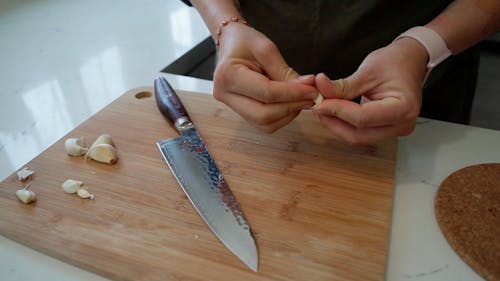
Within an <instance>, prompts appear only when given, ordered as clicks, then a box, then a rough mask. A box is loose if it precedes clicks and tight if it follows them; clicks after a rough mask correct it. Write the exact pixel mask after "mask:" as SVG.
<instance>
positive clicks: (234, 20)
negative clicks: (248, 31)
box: [215, 17, 248, 48]
mask: <svg viewBox="0 0 500 281" xmlns="http://www.w3.org/2000/svg"><path fill="white" fill-rule="evenodd" d="M232 22H235V23H242V24H244V25H246V26H248V22H247V21H246V20H244V19H242V18H238V17H232V18H230V19H225V20H223V21H222V22H221V23H220V26H219V28H218V29H217V33H216V34H217V40H215V46H216V47H217V48H218V47H219V45H220V36H221V34H222V28H224V27H225V26H227V25H228V24H230V23H232Z"/></svg>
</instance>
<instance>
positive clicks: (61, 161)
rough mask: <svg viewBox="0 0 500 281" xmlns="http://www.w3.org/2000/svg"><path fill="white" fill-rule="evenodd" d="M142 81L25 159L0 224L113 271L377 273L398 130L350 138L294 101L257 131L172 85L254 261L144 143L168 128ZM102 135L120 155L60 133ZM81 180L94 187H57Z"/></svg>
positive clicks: (9, 233)
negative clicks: (229, 241) (30, 195)
mask: <svg viewBox="0 0 500 281" xmlns="http://www.w3.org/2000/svg"><path fill="white" fill-rule="evenodd" d="M151 92H152V89H151V88H141V89H136V90H131V91H129V92H127V93H125V94H124V95H123V96H121V97H120V98H118V99H117V100H116V101H114V102H113V103H111V104H110V105H109V106H107V107H106V108H105V109H103V110H102V111H100V112H98V113H97V114H96V115H94V116H93V117H91V118H90V119H89V120H87V121H86V122H85V123H83V124H82V125H80V126H79V127H77V128H76V129H75V130H73V131H72V132H70V133H69V134H68V135H67V136H65V137H64V138H62V139H61V140H60V141H58V142H57V143H55V144H54V145H53V146H51V147H50V148H49V149H47V150H46V151H44V152H43V153H42V154H40V155H39V156H38V157H36V158H35V159H33V160H32V161H30V162H29V163H27V165H26V166H28V167H29V168H31V169H32V170H34V171H35V175H34V176H33V178H32V179H31V181H30V182H31V190H33V191H34V192H36V194H37V197H38V201H37V202H36V203H33V204H30V205H25V204H22V203H20V202H19V201H18V200H17V198H16V197H15V191H16V190H17V189H19V188H20V187H21V183H19V182H18V181H17V179H16V176H15V175H14V174H13V175H11V176H10V177H8V178H7V179H5V180H4V181H3V182H2V183H1V184H0V209H1V212H0V234H1V235H4V236H6V237H8V238H10V239H13V240H15V241H18V242H20V243H23V244H25V245H27V246H29V247H31V248H34V249H36V250H38V251H41V252H43V253H46V254H48V255H50V256H53V257H56V258H58V259H60V260H63V261H65V262H68V263H71V264H74V265H76V266H79V267H82V268H84V269H87V270H90V271H94V272H96V273H98V274H100V275H102V276H105V277H108V278H111V279H116V280H328V281H331V280H383V279H384V272H385V267H386V266H385V263H386V255H387V250H388V249H387V248H388V239H389V227H390V218H391V208H392V195H393V177H394V172H395V158H396V142H395V141H390V142H385V143H381V144H378V145H375V146H369V147H348V146H344V145H341V144H339V143H337V142H335V141H334V140H332V139H331V137H329V133H328V131H327V130H326V129H323V128H322V127H321V125H320V124H319V122H317V121H316V120H315V119H314V117H313V116H312V114H311V112H303V113H302V114H301V115H300V116H299V118H297V119H296V120H295V121H294V122H293V123H291V124H290V125H289V126H287V127H285V128H284V129H282V130H281V131H279V132H278V133H275V134H272V135H267V134H263V133H260V132H258V131H257V130H256V129H254V128H252V127H251V126H249V125H248V124H247V123H246V122H245V121H243V120H242V119H241V118H240V117H239V116H237V115H236V114H235V113H233V112H232V111H231V110H230V109H229V108H227V107H226V106H224V105H222V104H220V103H218V102H216V101H215V100H214V99H213V98H212V97H211V96H210V95H204V94H196V93H188V92H182V91H178V94H179V96H180V98H181V100H182V101H183V103H184V104H185V106H186V109H187V111H188V112H189V114H190V115H191V117H192V119H193V121H194V123H195V125H196V126H197V128H198V130H199V131H200V134H201V136H202V137H203V138H204V140H205V142H206V144H207V147H208V149H209V151H210V152H211V154H212V155H213V157H214V158H215V161H216V163H217V164H218V166H219V169H220V170H221V171H222V173H223V174H224V176H225V177H226V180H227V182H228V184H229V186H230V188H231V190H232V191H233V193H234V194H235V196H236V198H237V199H238V202H239V203H240V205H241V207H242V209H243V211H244V213H245V215H246V217H247V219H248V222H249V224H250V225H251V227H252V230H253V232H254V236H255V238H256V243H257V248H258V250H259V272H258V273H254V272H252V271H251V270H249V269H248V268H247V267H246V266H245V265H244V264H243V263H241V262H240V261H239V260H238V258H237V257H235V256H233V255H232V254H231V253H230V252H229V250H227V249H226V248H225V247H224V246H223V244H222V243H221V242H220V241H219V240H218V239H217V238H216V237H215V235H214V234H213V233H212V232H211V231H210V230H209V228H208V226H207V225H205V223H204V222H203V221H202V219H201V218H200V217H199V216H198V214H197V213H196V211H195V209H194V208H193V207H192V206H191V204H190V202H189V201H188V199H187V197H186V196H185V195H184V193H183V192H182V190H181V188H180V187H179V186H178V184H177V182H176V180H175V178H174V177H173V175H172V174H171V172H170V170H169V169H168V166H167V164H166V163H165V162H164V160H163V158H162V156H161V155H160V152H159V151H158V149H157V147H156V145H155V143H156V141H159V140H162V139H165V138H170V137H174V136H177V133H176V131H175V129H174V128H173V127H171V126H169V125H168V123H167V121H166V120H165V119H164V118H163V116H162V115H161V114H160V112H159V111H158V110H157V107H156V103H155V100H154V97H153V96H152V95H151ZM101 133H109V134H111V135H112V136H113V140H114V142H115V145H116V147H117V149H118V153H119V157H120V158H119V160H118V162H117V163H116V164H115V165H106V164H100V163H97V162H93V161H90V160H85V159H83V158H80V157H69V156H67V155H66V154H65V151H64V141H65V139H66V138H67V137H83V138H84V139H85V140H86V142H87V144H90V143H91V142H93V140H94V139H95V138H96V137H97V136H98V135H100V134H101ZM69 178H71V179H77V180H81V181H83V182H84V185H85V186H86V187H87V188H88V189H89V191H90V192H91V193H93V194H95V196H96V197H95V199H93V200H88V199H81V198H79V197H78V196H76V195H75V194H67V193H64V192H63V190H62V188H61V184H62V182H64V181H65V180H66V179H69Z"/></svg>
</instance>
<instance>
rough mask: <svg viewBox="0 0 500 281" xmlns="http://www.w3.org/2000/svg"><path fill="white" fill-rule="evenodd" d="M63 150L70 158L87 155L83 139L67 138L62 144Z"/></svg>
mask: <svg viewBox="0 0 500 281" xmlns="http://www.w3.org/2000/svg"><path fill="white" fill-rule="evenodd" d="M64 149H65V150H66V153H68V155H70V156H82V155H85V153H87V151H88V149H87V148H86V147H85V141H84V140H83V138H69V139H67V140H66V141H65V142H64Z"/></svg>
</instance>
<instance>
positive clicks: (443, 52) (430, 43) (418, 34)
mask: <svg viewBox="0 0 500 281" xmlns="http://www.w3.org/2000/svg"><path fill="white" fill-rule="evenodd" d="M402 37H410V38H413V39H415V40H417V41H418V42H420V44H422V45H423V46H424V48H425V49H426V50H427V53H428V54H429V62H428V63H427V74H426V76H425V77H426V79H427V76H428V75H429V73H430V72H431V70H432V69H433V68H434V67H436V66H437V65H438V64H440V63H441V62H443V61H444V60H445V59H447V58H448V57H449V56H451V51H450V50H449V49H448V47H447V46H446V42H444V40H443V38H441V36H440V35H439V34H438V33H437V32H435V31H434V30H432V29H430V28H427V27H424V26H416V27H412V28H410V29H408V30H407V31H405V32H403V33H401V35H399V36H398V37H396V39H394V41H396V40H398V39H400V38H402ZM426 79H425V80H426ZM425 80H424V81H425Z"/></svg>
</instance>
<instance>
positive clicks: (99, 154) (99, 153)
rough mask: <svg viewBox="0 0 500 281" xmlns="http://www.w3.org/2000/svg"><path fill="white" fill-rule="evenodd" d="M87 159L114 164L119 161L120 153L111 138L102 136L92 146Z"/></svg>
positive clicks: (106, 135)
mask: <svg viewBox="0 0 500 281" xmlns="http://www.w3.org/2000/svg"><path fill="white" fill-rule="evenodd" d="M85 157H88V158H90V159H93V160H95V161H98V162H102V163H107V164H114V163H115V162H116V161H117V160H118V153H117V151H116V148H115V147H114V144H113V140H112V139H111V136H110V135H108V134H102V135H100V136H99V137H98V138H97V139H96V140H95V141H94V143H93V144H92V145H91V146H90V148H89V151H88V152H87V155H85Z"/></svg>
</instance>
